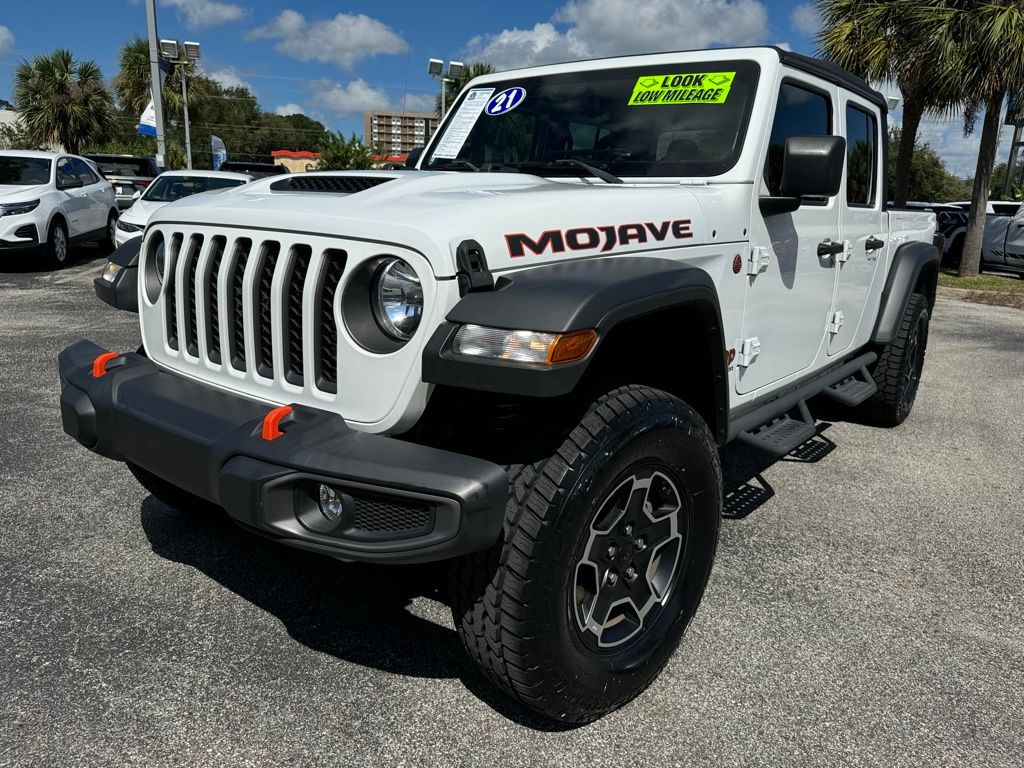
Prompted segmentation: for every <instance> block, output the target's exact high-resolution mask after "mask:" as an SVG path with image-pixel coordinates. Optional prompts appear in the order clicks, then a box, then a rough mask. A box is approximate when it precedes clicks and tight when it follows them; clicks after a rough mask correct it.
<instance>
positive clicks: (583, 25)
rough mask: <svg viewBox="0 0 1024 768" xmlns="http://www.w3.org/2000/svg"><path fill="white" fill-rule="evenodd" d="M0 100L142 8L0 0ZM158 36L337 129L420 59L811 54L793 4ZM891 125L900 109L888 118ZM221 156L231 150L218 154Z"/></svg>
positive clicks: (398, 97)
mask: <svg viewBox="0 0 1024 768" xmlns="http://www.w3.org/2000/svg"><path fill="white" fill-rule="evenodd" d="M3 6H4V8H3V9H2V10H0V98H7V97H8V95H9V90H10V81H11V76H12V75H13V72H14V66H15V65H16V63H17V62H18V61H19V60H20V59H22V58H30V57H32V56H33V55H35V54H37V53H44V52H48V51H50V50H52V49H54V48H56V47H68V48H70V49H72V50H73V51H74V52H75V54H76V55H77V56H78V57H81V58H91V59H95V60H96V61H97V62H98V63H99V64H100V66H101V67H102V69H103V72H104V75H105V76H107V77H111V76H113V75H114V73H115V72H116V70H117V66H116V62H117V49H118V46H119V45H120V44H121V43H122V42H123V41H124V40H126V39H128V38H129V37H131V36H132V35H133V34H136V33H138V34H143V35H144V34H145V31H146V13H145V6H144V5H143V4H142V2H141V1H140V0H37V1H36V2H16V0H5V1H4V2H3ZM157 15H158V24H159V32H160V36H161V37H176V38H178V39H182V40H185V39H187V40H197V41H199V42H200V43H202V46H203V61H202V64H203V67H204V69H206V71H207V72H208V73H209V74H210V75H212V76H213V77H215V78H217V79H219V80H221V81H222V82H224V83H227V84H235V83H239V82H242V83H245V84H246V85H248V86H249V87H250V88H251V89H252V90H253V92H254V93H255V94H256V95H257V97H258V98H259V101H260V104H261V106H262V107H263V108H264V109H266V110H268V111H275V110H276V111H280V112H282V113H288V112H295V111H301V112H304V113H305V114H308V115H310V116H313V117H316V118H317V119H320V120H322V121H324V122H325V123H326V124H327V125H328V126H330V127H331V128H335V129H341V130H344V131H346V132H349V131H355V132H357V133H361V131H362V117H361V115H362V112H363V110H365V109H371V108H382V107H394V108H401V107H402V106H403V105H404V106H405V108H406V109H411V110H416V109H429V108H431V106H432V104H433V97H434V94H435V93H436V85H435V83H434V82H433V81H432V80H431V79H430V77H429V76H428V75H427V74H426V60H427V59H428V58H429V57H437V58H444V59H461V60H464V61H472V60H486V61H490V62H491V63H494V64H496V65H499V66H501V67H502V68H512V67H514V66H523V65H528V64H535V63H542V62H546V61H563V60H567V59H574V58H587V57H592V56H607V55H615V54H622V53H642V52H647V51H659V50H678V49H684V48H699V47H712V46H725V45H749V44H757V43H773V44H781V45H785V46H788V47H791V48H792V49H793V50H796V51H800V52H803V53H813V48H814V45H813V35H814V33H815V30H816V29H817V24H818V20H817V16H816V14H815V12H814V8H813V2H806V1H804V2H801V1H799V0H639V2H638V0H563V1H562V2H559V1H558V0H517V2H514V3H483V2H479V0H477V1H476V2H467V1H465V0H448V1H447V2H445V3H443V4H440V3H430V2H415V3H413V2H407V1H406V2H397V3H380V2H358V1H353V0H344V1H343V2H337V1H335V2H325V1H323V0H284V1H283V2H282V1H280V0H277V1H271V0H157ZM895 117H897V118H898V113H897V115H896V116H895ZM922 134H923V136H922V138H924V139H925V140H926V141H930V142H931V143H932V145H933V146H935V147H936V148H938V149H939V150H940V152H941V153H943V154H944V156H946V157H947V162H948V165H949V166H950V168H951V170H953V171H954V172H957V173H960V174H962V175H967V174H971V173H973V164H974V155H973V154H972V153H973V152H976V149H974V147H976V138H975V139H974V140H967V141H964V140H963V139H962V137H961V135H960V129H959V126H958V125H957V124H956V123H952V124H950V123H947V122H928V123H926V124H925V125H924V126H923V128H922ZM229 150H230V148H229Z"/></svg>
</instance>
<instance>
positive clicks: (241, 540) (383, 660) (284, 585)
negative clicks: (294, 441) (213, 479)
mask: <svg viewBox="0 0 1024 768" xmlns="http://www.w3.org/2000/svg"><path fill="white" fill-rule="evenodd" d="M141 522H142V527H143V530H144V531H145V533H146V536H147V537H148V539H149V541H150V544H151V545H152V547H153V551H154V552H156V553H157V554H158V555H160V556H161V557H164V558H167V559H168V560H173V561H174V562H178V563H183V564H185V565H190V566H192V567H194V568H196V569H198V570H200V571H202V572H203V573H205V574H206V575H207V576H209V577H210V578H212V579H213V580H214V581H216V582H217V583H219V584H221V585H222V586H224V587H225V588H227V589H229V590H231V591H232V592H234V593H235V594H237V595H239V596H240V597H242V598H244V599H246V600H248V601H249V602H251V603H252V604H254V605H256V606H258V607H259V608H261V609H263V610H265V611H267V612H268V613H270V614H272V615H274V616H276V617H277V618H278V619H279V620H280V621H281V623H282V624H284V626H285V627H286V628H287V630H288V633H289V634H290V635H291V636H292V637H293V638H295V640H297V641H298V642H300V643H302V644H303V645H305V646H307V647H308V648H312V649H313V650H316V651H320V652H322V653H327V654H330V655H331V656H334V657H336V658H338V659H342V660H345V661H349V662H353V663H355V664H360V665H362V666H365V667H370V668H373V669H379V670H382V671H385V672H390V673H393V674H399V675H407V676H410V677H423V678H459V679H460V680H461V681H462V683H463V684H464V685H465V686H466V688H467V689H469V691H470V692H472V693H473V694H474V695H475V696H476V697H477V698H479V699H480V700H481V701H483V702H484V703H485V704H487V705H488V706H490V707H491V708H492V709H494V710H495V711H496V712H498V713H499V714H501V715H502V716H504V717H506V718H508V719H510V720H513V721H515V722H517V723H519V724H520V725H524V726H527V727H530V728H534V729H536V730H545V731H552V730H568V728H567V727H565V726H561V725H560V724H558V723H554V722H551V721H548V720H544V719H542V718H539V717H537V716H536V715H534V714H533V713H532V712H530V711H529V710H527V709H526V708H525V707H522V706H520V705H518V704H517V703H515V702H514V701H512V700H511V699H509V698H508V697H507V696H506V695H505V694H503V693H502V692H500V691H498V690H496V689H495V688H494V687H493V686H492V685H491V684H490V682H488V681H487V680H486V679H485V678H484V677H483V675H482V673H481V672H480V671H479V670H478V669H477V668H476V666H475V665H474V664H473V662H472V661H471V660H470V659H469V657H468V656H467V655H466V653H465V651H464V650H463V647H462V643H461V642H460V640H459V638H458V636H457V635H456V633H455V631H454V630H453V629H451V628H449V627H447V626H441V625H439V624H435V623H434V622H432V621H429V620H427V619H424V618H420V617H419V616H416V615H414V614H413V613H411V612H410V611H409V606H410V604H411V603H412V601H413V599H414V598H416V597H421V596H422V597H427V598H429V599H431V600H436V601H438V602H441V603H444V604H445V605H447V595H446V591H447V586H446V577H445V574H446V571H445V568H444V564H443V563H442V564H431V565H423V566H410V565H404V566H374V565H365V564H358V565H354V564H347V563H342V562H340V561H337V560H333V559H331V558H329V557H326V556H322V555H317V554H313V553H310V552H304V551H302V550H298V549H292V548H290V547H288V546H286V545H283V544H280V543H277V542H274V541H270V540H266V539H263V538H261V537H259V536H257V535H254V534H251V533H248V532H246V531H243V530H242V529H240V528H238V527H237V526H236V525H235V524H234V523H233V522H231V520H230V519H229V518H228V517H227V516H226V515H223V514H219V515H208V514H198V513H188V512H181V511H179V510H176V509H173V508H171V507H168V506H166V505H165V504H163V503H162V502H160V501H158V500H157V499H156V498H155V497H153V496H150V497H148V498H146V499H145V500H144V501H143V503H142V507H141Z"/></svg>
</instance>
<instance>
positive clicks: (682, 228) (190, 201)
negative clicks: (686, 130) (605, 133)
mask: <svg viewBox="0 0 1024 768" xmlns="http://www.w3.org/2000/svg"><path fill="white" fill-rule="evenodd" d="M297 187H298V188H300V189H296V188H297ZM160 221H181V222H187V223H191V224H208V225H211V224H212V225H216V224H224V225H229V226H237V227H240V228H243V229H244V228H245V227H247V226H248V227H259V228H260V229H272V230H275V229H279V230H289V231H292V232H295V231H299V232H310V233H313V234H317V235H326V236H337V237H340V238H345V237H350V238H359V239H362V240H373V241H379V242H381V244H382V246H381V247H382V253H386V252H387V251H386V247H387V243H388V242H391V243H397V244H399V245H403V246H405V247H409V248H413V249H415V250H418V251H420V252H421V253H423V254H424V256H425V257H426V258H427V259H428V260H429V261H430V262H431V265H432V267H433V269H434V273H435V275H437V276H439V277H442V276H444V277H450V276H452V275H453V274H454V273H455V252H456V249H457V248H458V246H459V244H460V243H462V242H463V241H465V240H475V241H476V242H477V243H479V244H480V245H481V246H482V247H483V249H484V253H485V255H486V258H487V262H488V265H489V267H490V269H491V270H492V271H501V270H504V269H511V268H521V267H524V266H530V265H536V264H544V263H551V262H555V261H562V260H567V259H579V258H587V257H591V256H600V255H607V254H610V253H631V252H640V251H651V250H657V249H665V248H671V247H679V246H688V245H699V244H702V243H705V242H707V241H708V235H707V223H706V216H705V215H704V212H703V209H702V205H701V201H700V199H699V197H698V194H697V193H696V192H695V191H694V189H692V188H687V187H682V186H680V185H679V184H640V185H634V184H605V183H604V182H600V181H591V180H589V179H584V180H583V181H582V182H577V181H575V180H568V181H551V180H548V179H544V178H540V177H537V176H532V175H528V174H519V173H471V172H467V173H462V172H455V173H451V172H449V173H439V172H425V171H404V172H403V171H397V172H373V171H366V172H346V173H331V174H295V175H293V176H291V177H289V178H286V179H281V177H277V178H276V179H266V180H262V181H257V182H253V183H250V184H247V185H245V186H242V187H238V188H237V189H232V190H228V191H225V192H223V193H220V194H218V195H216V196H196V197H193V198H186V199H184V200H180V201H177V202H175V203H171V204H169V205H166V206H164V207H163V208H162V209H161V210H160V211H159V212H158V213H156V214H155V215H154V216H153V219H152V223H157V222H160Z"/></svg>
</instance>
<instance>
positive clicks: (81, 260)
mask: <svg viewBox="0 0 1024 768" xmlns="http://www.w3.org/2000/svg"><path fill="white" fill-rule="evenodd" d="M113 252H114V251H113V250H111V249H110V248H106V247H104V246H102V245H99V244H98V243H83V244H82V245H73V246H72V247H71V251H70V253H69V254H68V261H67V263H66V264H65V265H64V266H63V267H61V269H54V268H53V267H51V266H50V265H49V263H48V262H47V261H46V257H45V256H43V255H42V254H40V255H37V256H24V257H22V256H6V257H5V258H3V259H0V273H3V272H9V273H13V274H30V273H31V274H42V273H50V272H52V273H54V274H57V273H59V272H61V271H63V270H65V269H71V268H74V267H82V266H85V265H87V264H91V263H93V262H97V263H98V262H99V261H100V260H102V259H106V258H107V257H108V256H109V255H110V254H112V253H113ZM0 256H4V254H3V253H0Z"/></svg>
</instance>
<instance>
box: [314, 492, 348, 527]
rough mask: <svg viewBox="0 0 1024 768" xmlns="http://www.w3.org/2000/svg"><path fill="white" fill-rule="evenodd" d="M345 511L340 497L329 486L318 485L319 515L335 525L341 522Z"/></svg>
mask: <svg viewBox="0 0 1024 768" xmlns="http://www.w3.org/2000/svg"><path fill="white" fill-rule="evenodd" d="M344 511H345V505H344V504H343V503H342V501H341V495H340V494H339V493H338V492H337V491H335V490H334V489H333V488H331V486H329V485H323V484H322V483H321V485H320V514H322V515H323V516H324V517H326V518H327V519H328V520H329V521H330V522H332V523H336V522H338V521H339V520H341V515H342V513H343V512H344Z"/></svg>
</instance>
